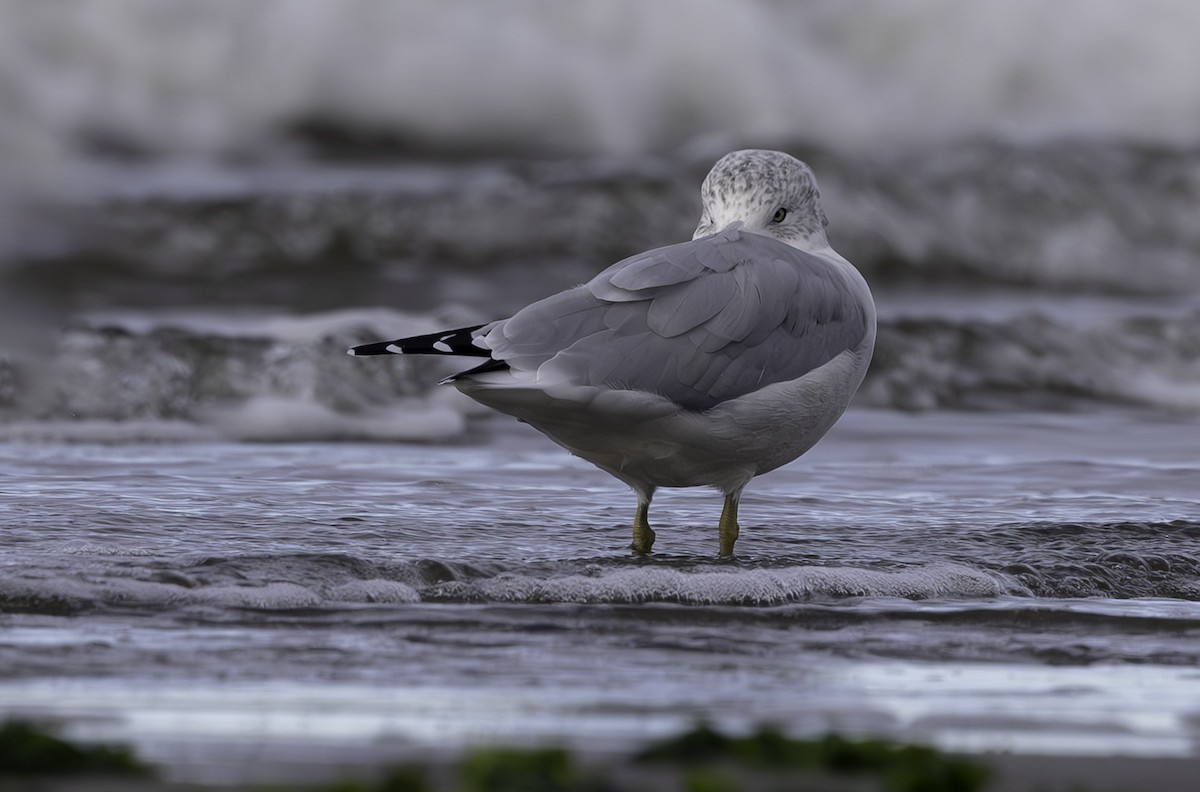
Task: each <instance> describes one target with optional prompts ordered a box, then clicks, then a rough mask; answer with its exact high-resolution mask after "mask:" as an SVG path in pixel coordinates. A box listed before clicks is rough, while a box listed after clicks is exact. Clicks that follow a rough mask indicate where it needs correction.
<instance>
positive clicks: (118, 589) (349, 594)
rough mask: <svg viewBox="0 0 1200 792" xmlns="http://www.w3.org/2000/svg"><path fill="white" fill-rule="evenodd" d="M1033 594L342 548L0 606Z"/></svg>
mask: <svg viewBox="0 0 1200 792" xmlns="http://www.w3.org/2000/svg"><path fill="white" fill-rule="evenodd" d="M1023 593H1028V592H1027V590H1026V589H1025V588H1024V586H1023V585H1022V584H1020V583H1018V582H1016V581H1015V580H1013V579H1011V578H1007V577H1006V576H1004V575H1003V574H999V573H995V572H990V571H984V570H979V569H974V568H971V567H967V566H963V565H959V564H950V563H935V564H929V565H924V566H916V567H911V568H906V569H893V570H876V569H862V568H855V567H815V566H796V567H776V568H771V569H765V568H750V569H729V570H726V569H721V570H709V569H704V568H700V569H694V568H686V569H684V568H677V567H675V566H670V565H668V566H657V565H648V566H641V567H637V568H618V569H604V570H600V569H583V570H577V569H573V568H569V567H568V568H565V569H564V568H560V567H557V566H554V567H551V568H545V569H543V568H536V567H535V568H529V569H520V568H512V569H507V568H506V569H500V570H498V571H496V570H491V571H489V570H482V569H475V568H471V567H468V566H463V565H448V564H446V563H444V562H441V561H436V560H432V559H427V560H421V561H417V562H399V563H393V564H388V565H379V564H374V563H370V562H366V561H362V560H359V559H354V558H350V557H347V556H313V555H305V556H278V557H273V556H256V557H248V558H221V559H204V560H199V561H195V562H192V563H190V564H187V563H182V564H181V563H178V562H174V563H171V564H169V565H168V564H164V563H163V562H156V561H147V562H146V563H145V565H144V566H131V565H129V564H127V563H122V564H120V565H116V566H112V567H106V566H105V565H103V564H99V563H97V564H92V565H91V566H90V567H89V568H88V571H87V574H83V575H73V574H65V575H64V574H55V575H45V576H42V575H37V574H30V573H27V574H24V575H19V576H13V575H9V576H5V578H4V579H0V612H2V611H6V610H7V611H24V612H39V613H70V612H80V611H85V610H92V609H96V608H132V609H137V610H150V611H171V610H176V609H181V608H182V609H194V608H217V609H220V610H228V611H281V610H294V611H305V610H328V609H339V608H345V607H353V606H355V605H361V604H381V605H388V604H411V603H416V602H475V603H480V602H483V603H487V602H490V603H529V604H545V603H576V604H629V603H643V602H669V603H681V604H689V605H731V606H732V605H736V606H771V605H782V604H785V603H795V602H812V601H835V600H844V599H847V598H903V599H909V600H927V599H963V598H970V599H980V598H991V597H999V596H1003V595H1009V594H1023Z"/></svg>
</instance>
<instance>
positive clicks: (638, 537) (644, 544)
mask: <svg viewBox="0 0 1200 792" xmlns="http://www.w3.org/2000/svg"><path fill="white" fill-rule="evenodd" d="M632 547H633V552H635V553H637V554H638V555H646V554H648V553H649V552H650V550H651V548H653V547H654V531H652V530H650V526H649V525H647V526H646V528H645V530H643V531H634V532H633V545H632Z"/></svg>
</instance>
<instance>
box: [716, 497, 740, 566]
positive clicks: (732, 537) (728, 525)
mask: <svg viewBox="0 0 1200 792" xmlns="http://www.w3.org/2000/svg"><path fill="white" fill-rule="evenodd" d="M737 511H738V496H737V495H736V494H734V495H726V496H725V508H723V509H721V521H720V522H719V523H717V526H718V527H719V528H720V531H721V558H732V557H733V543H734V542H736V541H737V538H738V521H737Z"/></svg>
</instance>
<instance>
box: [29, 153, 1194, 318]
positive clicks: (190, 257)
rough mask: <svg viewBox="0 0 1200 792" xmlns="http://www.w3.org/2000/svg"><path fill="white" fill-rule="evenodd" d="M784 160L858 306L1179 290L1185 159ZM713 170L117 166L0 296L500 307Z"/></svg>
mask: <svg viewBox="0 0 1200 792" xmlns="http://www.w3.org/2000/svg"><path fill="white" fill-rule="evenodd" d="M718 153H719V152H718ZM795 153H797V154H799V155H801V156H802V157H804V158H805V159H807V160H809V161H810V162H811V163H812V165H813V167H814V169H815V170H816V172H817V173H818V175H819V178H820V180H821V185H822V192H823V198H824V201H825V204H826V208H827V212H828V214H829V216H830V218H831V221H832V223H831V226H830V229H829V233H830V238H831V241H832V243H833V244H834V246H835V247H836V248H837V249H838V250H839V251H840V252H841V253H843V255H845V256H846V257H847V258H849V259H850V260H851V261H853V262H854V263H855V265H856V266H857V267H858V268H859V269H860V270H861V271H862V272H863V274H864V275H865V277H866V278H867V280H868V282H870V283H871V284H872V285H873V287H874V288H875V289H876V291H877V292H879V296H880V297H886V296H887V294H886V290H888V289H895V288H922V289H926V290H928V289H939V290H942V291H946V290H949V289H960V290H961V289H968V290H972V291H978V290H980V289H983V288H989V289H996V288H998V287H1004V288H1008V289H1019V290H1023V291H1026V292H1029V293H1042V294H1047V293H1051V294H1053V293H1063V294H1070V293H1086V294H1097V293H1099V294H1108V295H1112V296H1119V297H1130V296H1142V297H1159V298H1161V297H1164V296H1177V295H1185V294H1192V295H1194V294H1196V293H1197V292H1198V291H1200V253H1198V252H1197V251H1200V226H1198V225H1197V224H1196V223H1195V222H1194V217H1193V213H1192V212H1191V211H1190V208H1191V207H1194V206H1196V205H1197V204H1198V203H1200V168H1197V166H1196V162H1197V155H1196V152H1195V151H1194V150H1170V149H1164V148H1146V147H1138V146H1130V145H1126V144H1119V143H1105V144H1101V143H1085V142H1079V141H1075V142H1072V143H1069V144H1067V143H1061V144H1042V145H1013V144H999V143H991V142H986V141H979V140H972V141H963V142H959V143H956V144H954V145H953V146H947V147H943V148H939V149H931V150H925V151H922V152H920V153H914V154H910V155H906V156H903V157H870V158H854V157H844V156H839V155H837V154H834V153H832V152H831V151H829V150H827V149H812V148H807V149H806V148H797V149H795ZM715 156H717V153H713V154H712V155H711V156H710V155H705V156H703V157H687V156H681V157H677V158H661V159H657V160H631V161H627V162H624V163H623V164H620V165H617V164H612V163H610V164H608V165H605V164H604V163H602V162H599V161H596V160H570V161H558V162H542V163H540V164H531V163H523V164H522V163H512V162H509V163H503V162H498V161H492V162H481V163H478V164H473V165H469V166H465V165H442V166H436V165H429V164H425V165H416V164H412V165H400V164H396V165H388V166H384V165H380V166H378V167H375V168H369V169H368V168H361V169H357V170H354V169H351V170H346V169H344V168H341V167H337V166H306V167H307V168H308V169H307V170H305V169H303V168H302V169H299V170H297V171H294V172H291V173H292V175H291V176H290V177H289V176H288V175H287V174H288V173H289V171H286V170H284V171H283V172H282V173H280V172H278V171H276V170H275V169H266V170H255V169H252V168H239V169H237V170H228V172H226V176H225V177H221V176H217V177H213V178H212V179H209V178H207V177H205V176H203V175H196V174H194V173H192V174H191V175H189V174H175V175H171V173H168V174H166V175H163V174H158V171H156V170H155V169H153V168H150V169H149V171H148V172H146V171H139V170H138V169H134V170H133V171H129V170H125V169H118V170H117V171H116V172H115V173H114V174H113V176H112V178H111V182H110V184H109V186H107V187H105V188H104V189H99V190H98V191H97V192H96V193H95V194H93V195H91V196H90V197H89V199H88V200H87V201H85V202H78V203H73V204H69V205H67V204H61V205H57V206H55V207H54V209H53V210H48V211H51V214H52V216H51V217H50V218H48V219H49V220H52V224H53V226H54V235H55V237H56V239H57V240H58V242H57V244H56V245H52V246H47V247H45V248H44V249H41V250H40V251H30V252H29V253H28V255H25V256H23V257H22V256H14V257H10V261H9V263H8V265H7V268H8V269H9V277H8V278H7V279H6V280H7V283H6V286H8V287H9V288H10V289H14V290H15V289H18V288H19V289H22V290H24V292H27V293H28V296H29V298H30V300H29V301H30V302H33V304H34V305H37V306H38V307H39V308H43V309H45V308H49V309H55V308H57V309H59V310H61V311H63V312H64V313H70V312H71V311H73V310H78V309H80V308H88V309H93V310H95V309H106V308H107V309H122V308H134V307H138V306H146V307H154V308H159V309H165V308H175V309H176V310H186V309H189V308H192V307H195V306H204V305H220V306H222V307H223V308H225V309H230V308H238V307H242V308H245V309H249V308H252V307H253V308H261V307H262V306H276V307H278V308H286V309H288V310H292V311H295V310H303V311H314V310H332V309H338V308H344V307H346V306H349V305H357V306H365V305H387V306H391V307H395V308H401V309H404V310H409V311H430V310H432V309H434V308H437V307H439V306H442V305H446V304H458V305H463V306H467V307H470V308H473V309H474V310H476V311H489V312H491V311H496V310H498V309H500V310H515V309H516V308H519V307H520V306H522V305H524V304H526V303H528V302H530V301H532V300H536V299H540V298H542V297H545V296H547V295H548V294H551V293H553V292H555V291H558V290H561V289H563V288H567V287H569V286H572V285H574V284H576V283H579V282H582V281H585V280H587V279H589V278H590V277H592V276H593V275H594V274H595V273H597V272H599V271H600V270H602V269H603V268H605V267H607V266H609V265H610V264H612V263H613V262H614V261H617V260H619V259H621V258H624V257H625V256H628V255H631V254H633V253H636V252H638V251H641V250H647V249H650V248H653V247H658V246H661V245H664V244H668V243H670V242H672V241H679V240H681V239H685V238H687V237H690V235H691V233H692V231H693V230H694V228H695V224H696V218H697V216H698V212H699V206H698V197H697V196H698V185H699V183H700V181H701V179H702V178H703V176H704V173H705V171H706V170H707V168H708V167H710V166H711V164H712V162H713V159H714V158H715ZM156 174H158V175H156ZM226 177H227V178H226ZM210 182H211V183H210ZM35 300H36V301H35ZM880 303H881V306H883V307H886V301H885V300H882V299H881V300H880ZM31 318H33V317H31ZM9 321H10V323H11V321H12V320H11V319H10V320H9Z"/></svg>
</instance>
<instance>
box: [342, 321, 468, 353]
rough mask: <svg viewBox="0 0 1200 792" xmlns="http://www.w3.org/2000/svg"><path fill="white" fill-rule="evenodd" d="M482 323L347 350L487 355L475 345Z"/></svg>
mask: <svg viewBox="0 0 1200 792" xmlns="http://www.w3.org/2000/svg"><path fill="white" fill-rule="evenodd" d="M481 327H483V325H473V326H471V327H460V328H458V329H456V330H443V331H441V332H440V333H428V334H426V335H419V336H411V337H409V338H398V339H396V340H395V341H376V342H375V343H373V344H363V345H362V346H356V347H354V348H353V349H350V350H348V352H349V354H351V355H354V356H355V357H357V356H359V355H466V356H468V357H488V356H489V355H490V354H491V353H490V352H488V350H486V349H483V348H482V347H478V346H475V343H474V342H475V331H476V330H478V329H479V328H481Z"/></svg>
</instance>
